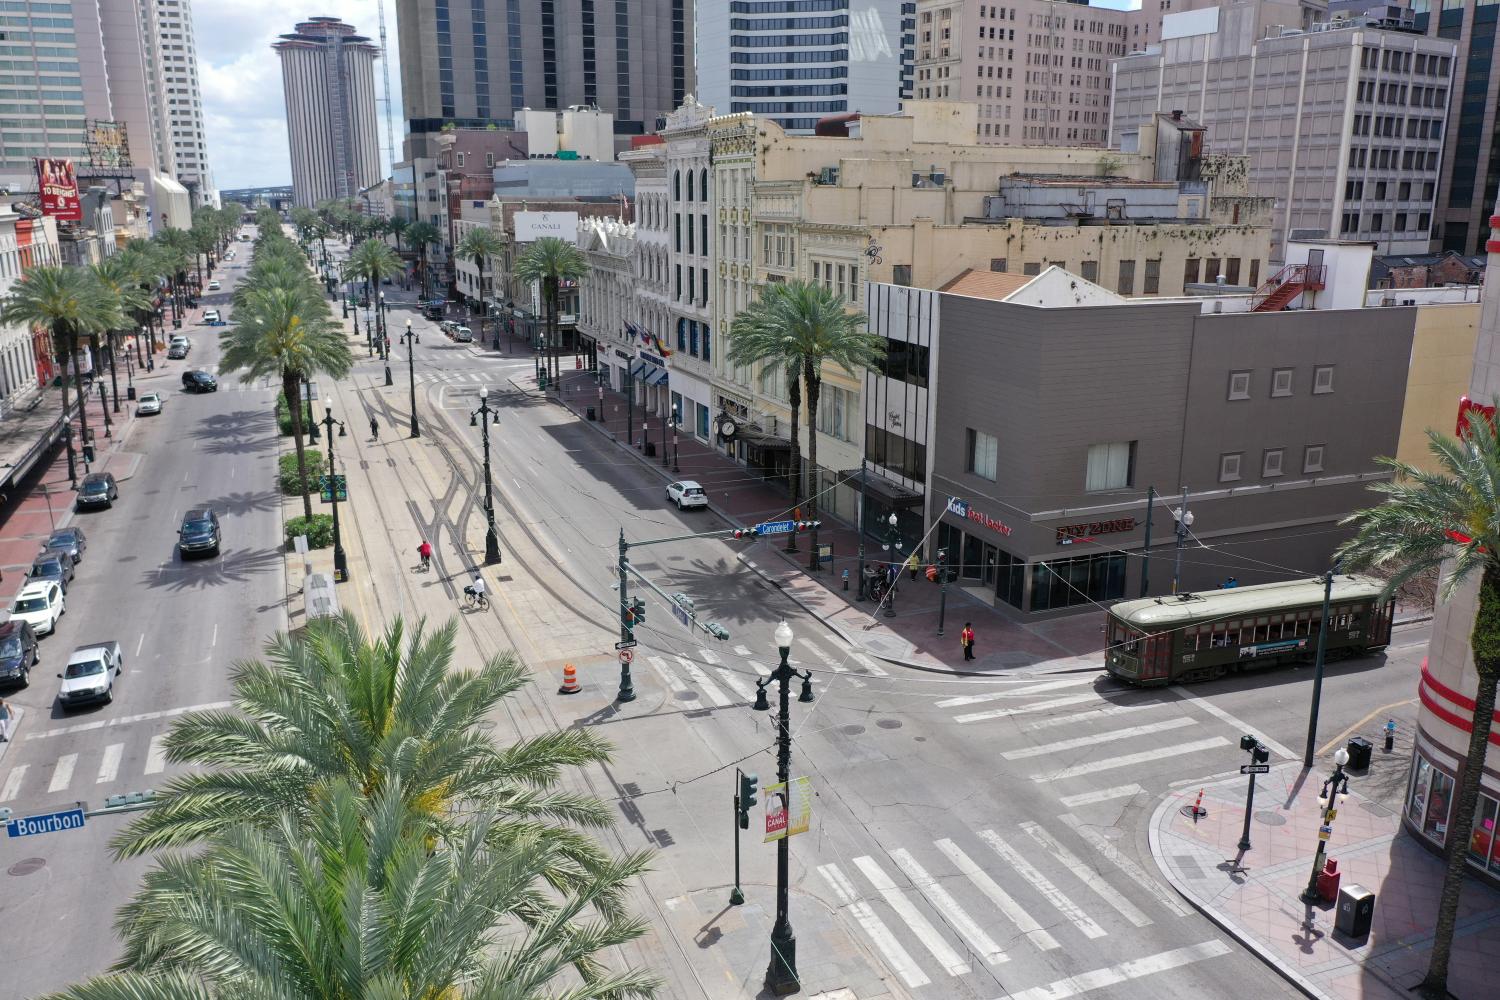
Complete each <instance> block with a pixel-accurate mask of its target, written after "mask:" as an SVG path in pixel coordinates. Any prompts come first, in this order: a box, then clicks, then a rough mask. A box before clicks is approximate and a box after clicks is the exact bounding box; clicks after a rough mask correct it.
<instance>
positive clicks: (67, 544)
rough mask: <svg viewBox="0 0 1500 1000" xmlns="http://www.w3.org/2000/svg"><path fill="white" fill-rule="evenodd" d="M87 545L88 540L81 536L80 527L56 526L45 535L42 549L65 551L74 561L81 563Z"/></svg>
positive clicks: (46, 550)
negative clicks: (51, 531)
mask: <svg viewBox="0 0 1500 1000" xmlns="http://www.w3.org/2000/svg"><path fill="white" fill-rule="evenodd" d="M88 547H89V540H88V539H87V538H85V537H84V536H83V529H82V528H58V529H57V530H56V531H54V532H53V533H52V534H50V535H48V536H47V541H46V542H44V543H43V544H42V551H43V552H66V553H67V554H68V555H70V556H72V557H73V561H74V562H75V563H81V562H83V554H84V552H86V551H87V550H88Z"/></svg>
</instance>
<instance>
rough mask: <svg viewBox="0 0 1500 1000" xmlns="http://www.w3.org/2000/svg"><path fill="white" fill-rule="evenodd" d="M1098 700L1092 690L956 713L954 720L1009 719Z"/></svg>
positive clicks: (960, 722) (964, 722) (964, 721)
mask: <svg viewBox="0 0 1500 1000" xmlns="http://www.w3.org/2000/svg"><path fill="white" fill-rule="evenodd" d="M1098 700H1099V698H1098V696H1097V695H1095V694H1093V693H1092V692H1090V693H1088V694H1067V695H1063V696H1062V697H1060V698H1049V699H1047V700H1046V701H1038V702H1033V703H1032V704H1030V705H1022V706H1020V707H1018V708H992V709H990V710H989V711H986V712H967V713H965V714H963V715H955V716H954V717H953V721H954V722H957V723H959V724H960V725H962V724H966V723H970V722H988V721H990V720H991V719H1008V718H1010V717H1011V716H1013V715H1031V714H1033V713H1036V712H1045V711H1046V710H1047V709H1049V708H1062V707H1063V706H1065V705H1077V704H1079V703H1081V702H1085V701H1098Z"/></svg>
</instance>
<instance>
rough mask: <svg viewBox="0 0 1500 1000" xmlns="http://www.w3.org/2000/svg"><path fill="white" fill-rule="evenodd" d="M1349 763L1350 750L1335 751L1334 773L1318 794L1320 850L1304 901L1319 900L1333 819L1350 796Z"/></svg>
mask: <svg viewBox="0 0 1500 1000" xmlns="http://www.w3.org/2000/svg"><path fill="white" fill-rule="evenodd" d="M1347 763H1349V751H1348V750H1346V749H1344V748H1343V747H1339V748H1338V749H1337V750H1335V751H1334V753H1333V773H1332V774H1330V775H1329V776H1328V780H1327V781H1324V782H1323V791H1322V792H1321V793H1319V795H1318V809H1319V810H1320V812H1321V819H1320V820H1319V824H1318V851H1317V853H1316V854H1314V855H1313V867H1312V874H1310V875H1309V876H1308V877H1307V888H1306V889H1303V890H1302V902H1304V903H1316V902H1317V901H1318V876H1319V875H1320V874H1322V872H1323V859H1324V858H1325V857H1326V856H1327V855H1328V839H1329V838H1330V837H1332V836H1333V821H1334V818H1335V817H1336V816H1338V814H1339V808H1338V807H1339V806H1340V805H1342V804H1343V802H1344V800H1345V799H1346V798H1348V797H1349V776H1348V775H1347V774H1345V773H1344V765H1345V764H1347Z"/></svg>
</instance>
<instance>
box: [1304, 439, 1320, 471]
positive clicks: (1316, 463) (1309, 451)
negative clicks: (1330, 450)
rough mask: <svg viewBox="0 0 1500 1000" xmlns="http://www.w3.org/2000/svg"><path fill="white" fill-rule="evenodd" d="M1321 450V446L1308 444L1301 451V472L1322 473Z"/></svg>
mask: <svg viewBox="0 0 1500 1000" xmlns="http://www.w3.org/2000/svg"><path fill="white" fill-rule="evenodd" d="M1323 448H1324V446H1323V445H1321V444H1310V445H1308V446H1307V447H1306V448H1304V449H1303V451H1302V471H1303V472H1322V471H1323Z"/></svg>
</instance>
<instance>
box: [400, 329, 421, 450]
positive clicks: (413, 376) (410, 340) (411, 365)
mask: <svg viewBox="0 0 1500 1000" xmlns="http://www.w3.org/2000/svg"><path fill="white" fill-rule="evenodd" d="M421 339H422V338H421V337H419V336H417V334H416V333H414V332H412V328H411V320H407V321H406V332H405V333H404V334H402V335H401V343H403V344H405V345H406V374H407V377H408V378H409V379H410V381H411V436H412V437H414V438H415V437H421V436H422V430H421V428H420V427H418V426H417V361H416V357H417V344H419V343H421Z"/></svg>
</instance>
